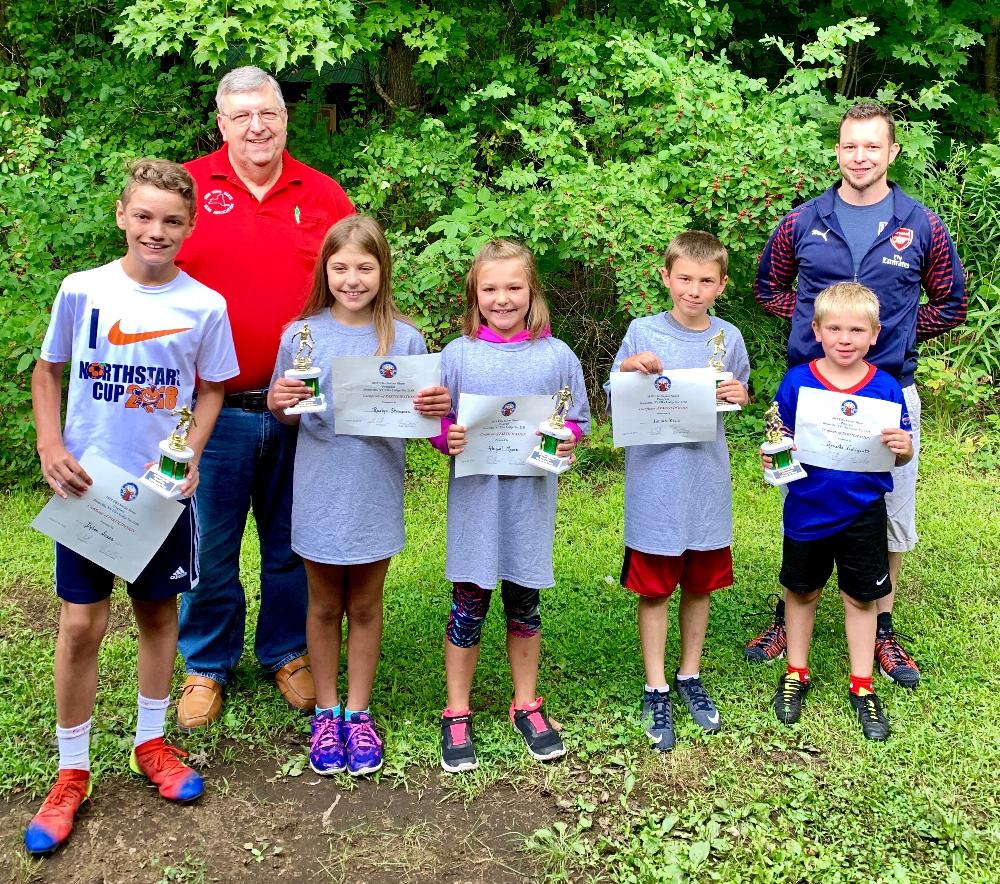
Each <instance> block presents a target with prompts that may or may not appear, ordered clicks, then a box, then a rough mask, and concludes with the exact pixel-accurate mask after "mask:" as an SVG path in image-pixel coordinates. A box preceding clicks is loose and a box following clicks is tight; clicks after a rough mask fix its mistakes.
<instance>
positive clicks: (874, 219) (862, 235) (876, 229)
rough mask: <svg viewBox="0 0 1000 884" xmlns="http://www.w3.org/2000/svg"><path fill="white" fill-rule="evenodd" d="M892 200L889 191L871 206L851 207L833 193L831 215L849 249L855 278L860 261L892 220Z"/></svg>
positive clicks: (838, 195)
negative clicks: (838, 223)
mask: <svg viewBox="0 0 1000 884" xmlns="http://www.w3.org/2000/svg"><path fill="white" fill-rule="evenodd" d="M893 208H894V200H893V198H892V191H891V190H890V191H889V193H888V194H886V196H885V197H884V198H883V199H881V200H879V201H878V202H877V203H875V204H874V205H872V206H852V205H851V204H850V203H845V202H844V201H843V200H842V199H841V198H840V194H839V193H836V192H835V193H834V197H833V213H834V214H835V215H836V216H837V221H838V222H840V229H841V230H843V231H844V238H845V239H846V240H847V245H848V246H849V247H850V249H851V259H852V260H853V261H854V275H855V277H857V275H858V268H859V267H861V259H862V258H864V256H865V254H866V253H867V252H868V250H869V249H870V248H871V247H872V243H873V242H875V237H877V236H878V235H879V234H880V233H881V232H882V231H883V230H884V229H885V227H886V225H887V224H888V223H889V222H890V221H891V220H892V213H893Z"/></svg>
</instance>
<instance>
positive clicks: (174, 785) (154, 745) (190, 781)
mask: <svg viewBox="0 0 1000 884" xmlns="http://www.w3.org/2000/svg"><path fill="white" fill-rule="evenodd" d="M182 758H187V752H184V751H182V750H181V749H178V748H177V747H176V746H168V745H167V744H166V743H164V742H163V737H156V738H155V739H152V740H146V742H145V743H140V744H139V745H138V746H136V747H134V748H133V749H132V755H131V757H130V758H129V760H128V766H129V769H130V770H131V771H132V773H134V774H138V775H139V776H143V777H145V778H146V779H147V780H149V781H150V782H151V783H152V784H153V785H154V786H156V787H157V788H158V789H159V790H160V794H161V795H162V796H163V797H164V798H166V799H167V800H168V801H177V802H179V803H181V804H184V803H186V802H188V801H194V800H195V799H196V798H200V797H201V795H202V793H203V792H204V791H205V782H204V780H202V778H201V775H200V774H199V773H198V772H197V771H194V770H192V769H191V768H190V767H188V766H187V765H186V764H185V763H184V762H183V761H181V759H182Z"/></svg>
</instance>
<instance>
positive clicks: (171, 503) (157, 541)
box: [31, 450, 184, 583]
mask: <svg viewBox="0 0 1000 884" xmlns="http://www.w3.org/2000/svg"><path fill="white" fill-rule="evenodd" d="M80 466H82V467H83V468H84V469H85V470H86V472H87V473H88V474H89V475H90V477H91V479H93V484H92V485H90V486H88V488H87V490H86V491H84V492H83V494H81V495H80V496H74V495H70V496H69V497H66V498H63V497H58V496H56V497H53V498H52V499H51V500H50V501H49V502H48V503H47V504H45V507H44V509H42V511H41V512H40V513H39V514H38V515H37V516H36V517H35V520H34V521H33V522H32V523H31V527H32V528H34V529H35V530H36V531H41V532H42V534H46V535H48V536H49V537H51V538H52V539H53V540H55V541H58V542H59V543H61V544H62V545H63V546H67V547H69V548H70V549H71V550H73V552H76V553H79V554H80V555H81V556H83V557H84V558H87V559H90V561H92V562H94V563H95V564H97V565H100V566H101V567H102V568H104V569H106V570H108V571H110V572H111V573H112V574H117V575H118V576H119V577H121V578H122V579H123V580H126V581H127V582H129V583H131V582H132V581H134V580H135V579H136V578H137V577H138V576H139V575H140V574H141V573H142V570H143V568H145V567H146V565H148V564H149V560H150V559H152V558H153V555H154V554H155V553H156V551H157V550H158V549H159V548H160V546H161V545H162V544H163V541H164V540H166V537H167V535H168V534H169V533H170V529H171V528H173V527H174V523H175V522H176V521H177V519H178V518H179V516H180V514H181V513H182V512H183V511H184V507H183V505H182V504H180V503H178V502H177V501H175V500H168V499H166V498H164V497H161V496H160V495H159V494H155V493H154V492H153V491H152V490H151V489H147V488H146V487H145V486H143V485H142V484H140V483H139V481H138V479H137V478H136V477H135V476H133V475H132V474H131V473H129V472H127V471H126V470H123V469H121V467H117V466H115V465H114V464H113V463H110V462H108V461H106V460H104V458H102V457H100V456H99V455H97V454H96V453H95V452H94V451H92V450H88V451H85V452H84V454H83V457H81V458H80Z"/></svg>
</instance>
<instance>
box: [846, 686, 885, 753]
mask: <svg viewBox="0 0 1000 884" xmlns="http://www.w3.org/2000/svg"><path fill="white" fill-rule="evenodd" d="M847 696H848V698H849V699H850V701H851V706H852V707H853V709H854V714H855V715H857V716H858V721H860V722H861V730H862V732H863V733H864V735H865V739H866V740H877V741H879V742H881V741H882V740H887V739H888V738H889V719H888V718H886V717H885V712H883V711H882V703H881V702H880V701H879V698H878V697H877V696H876V695H875V694H873V693H867V692H866V693H864V694H855V693H852V692H851V691H848V692H847Z"/></svg>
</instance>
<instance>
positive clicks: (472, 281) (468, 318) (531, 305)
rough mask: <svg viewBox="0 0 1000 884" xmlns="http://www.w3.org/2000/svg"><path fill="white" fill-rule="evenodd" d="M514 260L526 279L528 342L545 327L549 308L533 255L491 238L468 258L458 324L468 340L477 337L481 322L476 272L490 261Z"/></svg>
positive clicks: (506, 241)
mask: <svg viewBox="0 0 1000 884" xmlns="http://www.w3.org/2000/svg"><path fill="white" fill-rule="evenodd" d="M510 258H517V260H519V261H520V262H521V265H522V266H523V267H524V275H525V276H526V277H527V278H528V313H527V315H526V316H525V318H524V322H525V325H526V327H527V330H528V334H529V335H530V336H531V339H532V340H534V339H535V338H537V337H538V336H539V335H540V334H541V333H542V332H543V331H544V330H545V329H546V328H548V326H549V305H548V304H547V303H546V301H545V292H544V291H543V290H542V283H541V281H540V280H539V278H538V268H537V267H536V266H535V256H534V255H532V254H531V252H530V251H529V250H528V249H527V248H526V247H525V246H523V245H522V244H521V243H519V242H514V241H513V240H509V239H494V240H491V241H490V242H488V243H486V245H484V246H483V247H482V248H481V249H480V250H479V251H478V252H477V253H476V257H475V258H473V259H472V266H471V267H470V268H469V272H468V273H467V274H466V275H465V319H464V321H463V323H462V334H463V335H465V336H466V337H469V338H473V339H475V338H477V337H478V336H479V327H480V326H481V325H482V324H483V322H485V320H484V319H483V315H482V314H481V313H480V312H479V295H478V292H477V289H478V286H479V271H480V269H481V268H482V266H483V265H484V264H487V263H489V262H490V261H506V260H508V259H510Z"/></svg>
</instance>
